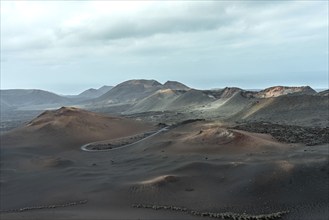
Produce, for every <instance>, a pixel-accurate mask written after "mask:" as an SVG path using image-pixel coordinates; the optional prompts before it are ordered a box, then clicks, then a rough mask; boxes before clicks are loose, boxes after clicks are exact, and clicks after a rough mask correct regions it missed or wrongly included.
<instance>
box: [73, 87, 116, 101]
mask: <svg viewBox="0 0 329 220" xmlns="http://www.w3.org/2000/svg"><path fill="white" fill-rule="evenodd" d="M112 88H113V86H102V87H100V88H99V89H94V88H91V89H87V90H85V91H83V92H82V93H80V94H79V95H77V96H76V98H88V99H93V98H98V97H100V96H101V95H104V94H105V93H107V92H108V91H110V90H111V89H112Z"/></svg>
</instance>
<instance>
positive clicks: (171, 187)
mask: <svg viewBox="0 0 329 220" xmlns="http://www.w3.org/2000/svg"><path fill="white" fill-rule="evenodd" d="M182 180H183V181H182ZM184 185H186V181H185V180H184V179H181V177H180V176H177V175H161V176H156V177H152V178H148V179H146V180H142V181H139V182H137V183H136V182H135V183H133V184H132V185H131V186H130V191H131V192H132V193H143V194H144V195H143V196H145V195H147V194H150V195H153V196H159V194H158V193H160V194H163V193H165V194H166V193H172V192H175V191H179V190H182V187H184ZM143 196H142V197H143Z"/></svg>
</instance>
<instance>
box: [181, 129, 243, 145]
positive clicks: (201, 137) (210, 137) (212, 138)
mask: <svg viewBox="0 0 329 220" xmlns="http://www.w3.org/2000/svg"><path fill="white" fill-rule="evenodd" d="M235 138H237V134H236V133H235V132H233V131H230V130H227V129H225V128H220V127H218V128H206V129H201V130H200V131H199V132H198V133H191V134H190V135H188V136H186V137H185V138H184V140H185V141H186V142H190V143H209V144H228V143H230V142H231V141H233V140H235Z"/></svg>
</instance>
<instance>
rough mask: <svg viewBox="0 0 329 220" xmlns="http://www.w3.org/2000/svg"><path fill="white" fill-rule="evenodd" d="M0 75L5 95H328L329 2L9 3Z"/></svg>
mask: <svg viewBox="0 0 329 220" xmlns="http://www.w3.org/2000/svg"><path fill="white" fill-rule="evenodd" d="M1 66H2V69H1V87H2V88H3V87H5V88H7V87H39V88H40V87H45V88H46V87H47V88H50V89H53V90H57V91H63V92H76V91H74V89H75V90H79V89H82V88H85V87H86V86H87V87H89V86H99V85H101V84H109V85H115V84H116V83H118V82H120V81H123V80H126V79H129V78H154V79H157V80H160V81H165V80H167V79H173V80H180V81H182V82H186V83H187V84H190V85H192V86H195V87H200V88H205V87H221V86H225V85H236V86H242V87H249V88H250V87H254V88H256V87H262V86H268V85H273V84H286V85H288V84H294V85H296V84H303V85H304V84H310V85H312V86H315V87H325V86H326V85H327V84H326V83H325V81H326V79H328V75H327V72H328V2H327V1H273V2H271V1H266V2H265V1H264V2H263V1H243V2H239V1H233V2H228V1H213V2H212V1H206V2H199V1H191V2H189V1H182V2H176V1H169V2H166V1H161V2H153V1H145V2H144V1H131V2H130V1H123V2H120V1H99V2H97V1H92V2H91V1H90V2H89V1H77V2H58V1H51V2H40V1H36V2H33V1H28V2H23V1H17V2H10V1H8V2H7V1H6V2H2V3H1ZM73 87H75V88H73Z"/></svg>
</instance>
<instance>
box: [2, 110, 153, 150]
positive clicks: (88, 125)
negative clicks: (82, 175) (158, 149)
mask: <svg viewBox="0 0 329 220" xmlns="http://www.w3.org/2000/svg"><path fill="white" fill-rule="evenodd" d="M150 129H152V126H151V125H150V124H147V123H142V122H139V121H135V120H132V119H125V118H120V117H111V116H106V115H101V114H97V113H93V112H89V111H86V110H82V109H78V108H73V107H62V108H60V109H57V110H51V111H45V112H43V113H42V114H41V115H39V116H38V117H37V118H35V119H33V120H32V121H31V122H30V123H28V124H27V125H25V126H23V127H21V128H18V129H15V130H12V131H11V132H9V133H6V134H5V135H3V136H2V143H4V144H3V146H6V143H11V144H10V145H15V147H18V146H22V145H23V146H44V147H47V146H57V147H58V148H62V147H67V148H71V149H77V150H78V149H79V146H80V145H81V144H86V143H88V142H92V141H99V140H106V139H114V138H120V137H126V136H131V135H134V134H138V133H142V132H144V131H147V130H150ZM13 143H14V144H13ZM15 143H20V144H17V145H16V144H15Z"/></svg>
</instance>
